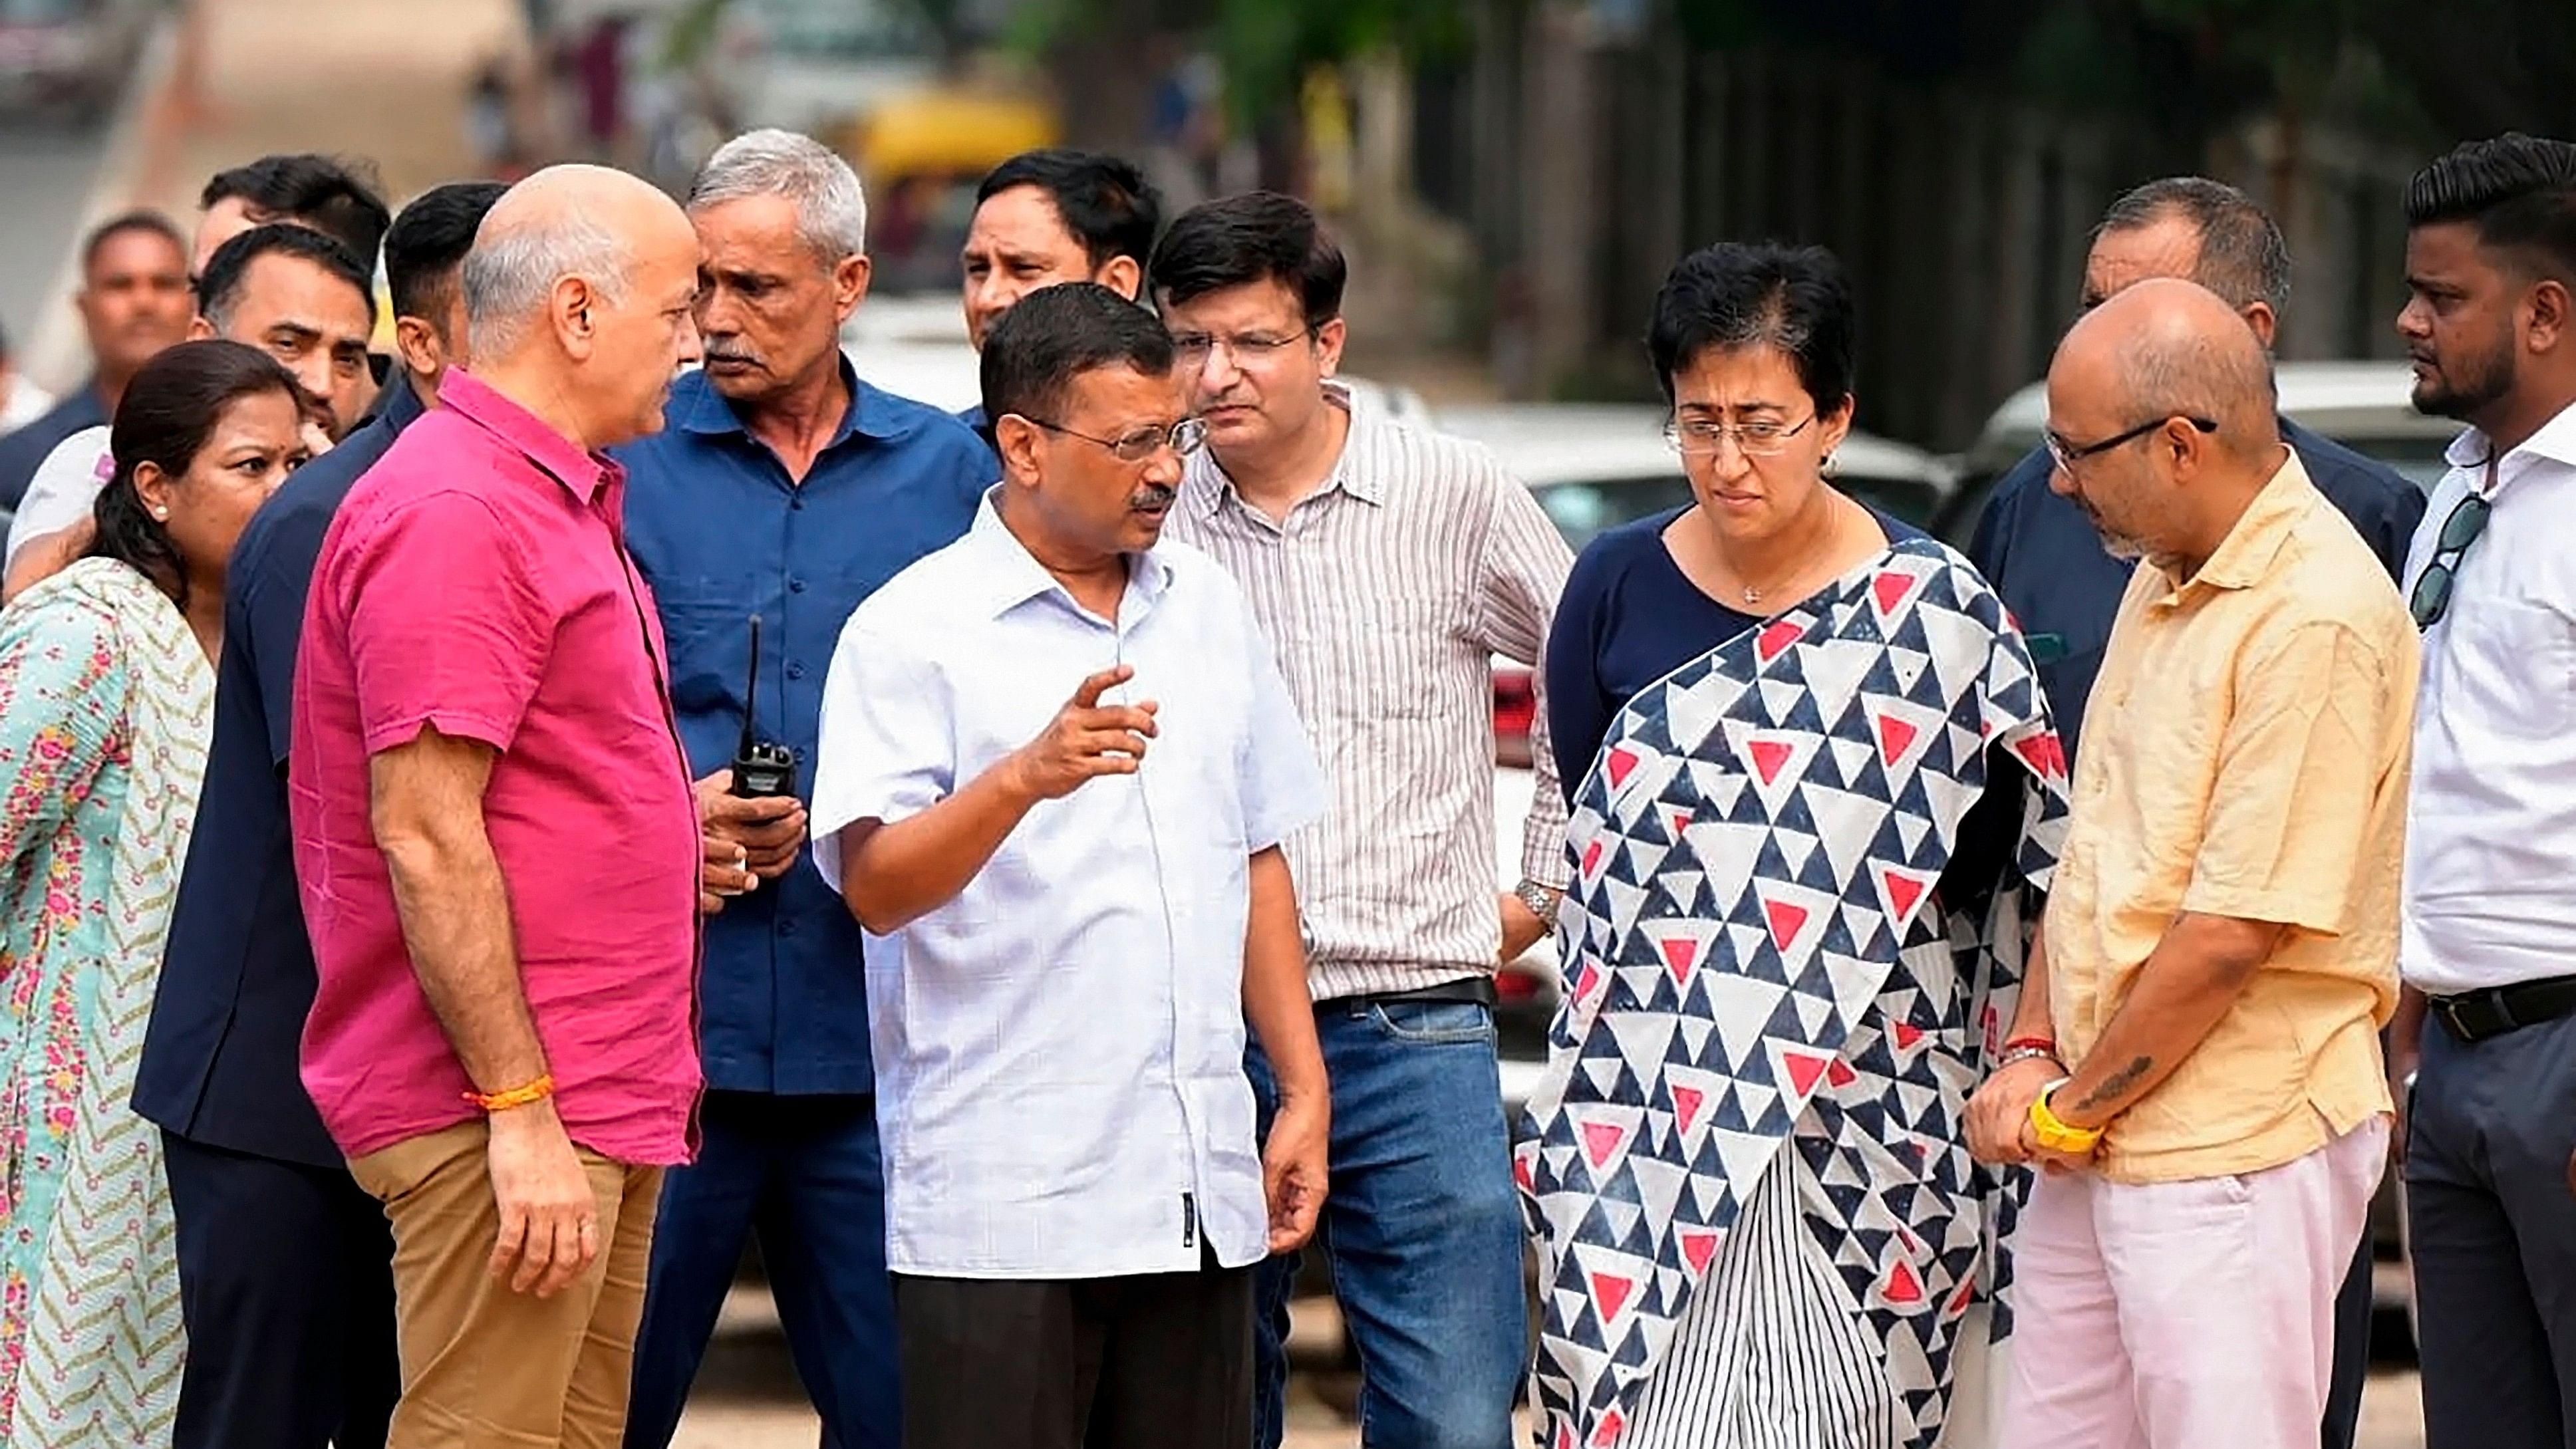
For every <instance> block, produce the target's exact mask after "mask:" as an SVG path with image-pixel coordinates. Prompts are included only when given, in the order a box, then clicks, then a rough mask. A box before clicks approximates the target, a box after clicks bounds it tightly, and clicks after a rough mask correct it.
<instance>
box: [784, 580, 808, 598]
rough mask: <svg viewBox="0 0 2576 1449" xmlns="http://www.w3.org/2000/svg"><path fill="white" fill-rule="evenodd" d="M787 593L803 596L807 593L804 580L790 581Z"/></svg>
mask: <svg viewBox="0 0 2576 1449" xmlns="http://www.w3.org/2000/svg"><path fill="white" fill-rule="evenodd" d="M787 592H789V593H791V594H801V593H803V592H805V581H804V580H803V579H789V580H788V581H787Z"/></svg>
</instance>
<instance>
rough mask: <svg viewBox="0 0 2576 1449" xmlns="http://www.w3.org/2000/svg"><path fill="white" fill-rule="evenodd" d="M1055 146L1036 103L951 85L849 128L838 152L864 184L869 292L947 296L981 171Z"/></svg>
mask: <svg viewBox="0 0 2576 1449" xmlns="http://www.w3.org/2000/svg"><path fill="white" fill-rule="evenodd" d="M1061 139H1062V127H1061V126H1060V125H1059V123H1058V121H1057V118H1056V114H1055V111H1054V109H1053V108H1052V107H1050V106H1048V105H1046V104H1045V103H1043V102H1040V101H1034V100H1029V99H1026V98H1023V97H1015V96H1004V95H997V94H993V93H990V92H984V91H971V90H965V89H961V88H954V87H941V88H938V89H933V90H926V91H920V92H916V93H914V94H911V95H907V96H900V97H897V98H895V99H892V100H889V101H887V102H885V103H884V104H882V105H880V106H878V107H877V108H876V109H875V110H874V111H873V112H871V113H870V114H868V115H867V116H865V117H863V118H861V119H859V120H857V121H854V122H852V123H851V124H850V125H849V127H848V128H847V129H846V130H845V131H844V132H843V133H842V135H841V136H840V138H839V140H840V150H841V153H842V154H843V155H844V156H846V157H848V158H849V160H850V163H851V164H852V165H853V166H855V167H857V168H858V171H859V175H860V176H861V178H863V179H864V180H865V181H866V183H867V189H868V254H869V257H870V259H871V261H872V263H873V265H874V279H873V281H872V283H871V289H872V290H874V291H878V292H885V293H906V292H946V293H949V294H952V295H953V294H954V293H955V292H956V290H957V287H958V283H959V272H958V262H957V253H958V250H959V248H961V247H963V246H964V245H965V242H966V232H967V228H968V227H969V226H970V225H972V224H973V220H974V215H975V188H976V187H977V186H978V185H980V184H982V182H983V180H984V175H985V173H986V172H988V171H991V170H992V169H993V168H994V167H996V166H999V165H1000V164H1002V163H1003V162H1004V161H1007V160H1009V159H1010V158H1012V157H1013V156H1016V155H1018V154H1020V153H1021V152H1023V151H1029V150H1034V149H1036V148H1038V147H1042V146H1053V145H1056V144H1057V143H1058V142H1059V141H1060V140H1061Z"/></svg>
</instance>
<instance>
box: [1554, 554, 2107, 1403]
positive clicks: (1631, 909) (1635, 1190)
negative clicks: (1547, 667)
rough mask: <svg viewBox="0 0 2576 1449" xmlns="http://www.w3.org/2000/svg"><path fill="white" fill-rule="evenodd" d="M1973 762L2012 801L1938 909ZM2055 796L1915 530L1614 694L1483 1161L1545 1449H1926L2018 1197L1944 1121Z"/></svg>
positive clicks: (2001, 663)
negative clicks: (2000, 853)
mask: <svg viewBox="0 0 2576 1449" xmlns="http://www.w3.org/2000/svg"><path fill="white" fill-rule="evenodd" d="M1998 770H2009V771H2013V772H2015V773H2017V774H2019V775H2022V776H2025V777H2026V780H2024V781H2023V782H2022V784H2023V788H2021V789H2019V790H2018V791H2017V792H2016V793H2017V794H2018V797H2019V801H2020V807H2021V808H2020V813H2019V819H2018V822H2017V824H2015V825H2014V826H2013V828H2012V829H2011V830H2010V831H2009V832H2008V833H2009V834H2010V835H2011V836H2012V840H2011V844H2010V848H2009V852H2008V853H2009V854H2010V856H2011V861H2010V868H2009V870H2008V871H2007V872H2005V875H2006V877H2007V878H2006V879H2005V880H2003V881H2001V882H1996V883H1995V884H1996V885H1997V888H1996V889H1995V890H1993V891H1992V892H1991V893H1990V899H1991V901H1992V903H1993V907H1994V909H1993V911H1992V913H1991V914H1990V915H1989V916H1987V917H1986V918H1985V919H1983V920H1981V921H1970V920H1968V919H1967V918H1966V917H1965V916H1964V915H1960V916H1945V914H1944V912H1943V911H1942V910H1941V909H1940V907H1939V905H1938V903H1937V901H1936V899H1935V889H1934V888H1935V886H1936V884H1938V883H1940V882H1941V880H1942V878H1943V874H1944V871H1945V870H1946V869H1947V868H1948V867H1949V866H1950V865H1951V862H1952V856H1953V850H1954V847H1955V846H1956V844H1957V843H1958V841H1959V838H1960V831H1961V826H1962V823H1963V822H1964V821H1965V820H1966V818H1967V816H1968V812H1969V810H1970V807H1971V806H1973V805H1975V804H1976V803H1977V802H1978V801H1979V800H1980V799H1981V798H1983V797H1984V796H1985V795H1986V794H1987V793H1988V791H1989V789H1990V787H1992V786H1995V785H1998V784H2000V783H2003V778H2002V777H1999V776H1995V775H1994V774H1993V772H1995V771H1998ZM2066 802H2067V795H2066V788H2065V759H2064V755H2063V753H2062V751H2061V750H2060V749H2059V747H2058V744H2057V738H2056V735H2055V733H2054V731H2053V730H2052V728H2051V727H2050V724H2049V721H2048V716H2047V710H2046V706H2045V705H2044V703H2043V702H2042V700H2041V697H2040V692H2039V687H2038V684H2037V682H2036V678H2035V675H2034V672H2033V669H2032V666H2031V660H2030V656H2029V653H2028V650H2027V649H2026V648H2025V647H2024V645H2023V643H2022V640H2021V637H2020V635H2019V633H2018V632H2017V631H2016V630H2015V628H2014V627H2013V625H2012V622H2011V620H2010V619H2009V618H2008V617H2007V616H2006V614H2005V612H2004V609H2003V606H2002V604H2001V602H2000V601H1998V600H1997V599H1996V597H1995V596H1994V594H1993V593H1992V591H1990V590H1989V589H1988V588H1987V587H1986V585H1985V583H1984V582H1983V581H1982V580H1981V579H1979V578H1978V577H1977V576H1976V574H1975V572H1974V571H1973V570H1972V569H1970V568H1969V567H1968V566H1967V565H1966V564H1965V563H1964V562H1963V561H1961V560H1960V559H1959V558H1958V556H1957V555H1955V554H1953V553H1951V552H1950V551H1949V550H1948V549H1946V548H1944V547H1942V546H1941V545H1939V544H1937V543H1933V542H1930V541H1928V540H1909V541H1906V542H1903V543H1899V544H1897V545H1895V546H1894V547H1892V548H1891V549H1890V550H1889V551H1888V552H1887V553H1886V554H1884V555H1882V556H1880V557H1879V558H1878V559H1876V560H1875V561H1873V562H1872V563H1870V564H1868V565H1866V566H1865V567H1863V568H1862V569H1859V570H1857V571H1855V572H1854V573H1852V574H1850V575H1847V576H1846V577H1845V578H1843V579H1842V580H1840V581H1839V582H1837V583H1836V584H1834V585H1832V586H1830V587H1829V588H1827V589H1826V590H1825V591H1823V592H1822V593H1819V594H1818V595H1816V596H1815V597H1814V598H1811V599H1809V600H1807V601H1806V602H1805V603H1802V604H1800V605H1799V606H1798V607H1797V608H1795V609H1792V610H1791V611H1789V612H1788V613H1786V614H1783V615H1782V616H1780V617H1779V618H1777V619H1774V620H1771V621H1770V622H1768V623H1766V624H1764V625H1762V626H1761V627H1759V628H1757V629H1755V630H1752V631H1749V632H1748V633H1746V634H1743V635H1740V636H1738V637H1736V638H1734V639H1731V640H1729V641H1727V642H1726V643H1724V644H1721V645H1719V646H1718V647H1717V648H1716V649H1714V650H1712V651H1711V652H1710V653H1708V654H1707V655H1705V656H1703V657H1701V658H1700V659H1698V660H1696V661H1694V662H1692V663H1690V664H1688V665H1685V666H1684V667H1682V668H1681V669H1679V670H1677V671H1675V672H1674V673H1673V674H1671V675H1669V676H1667V677H1666V678H1665V679H1663V680H1662V681H1660V682H1658V683H1657V684H1655V685H1653V686H1651V687H1650V688H1648V689H1646V690H1644V691H1642V692H1640V693H1639V694H1638V695H1637V697H1636V698H1635V699H1633V700H1631V701H1630V702H1629V703H1628V705H1627V707H1626V708H1625V709H1624V710H1623V711H1622V712H1621V713H1620V715H1619V717H1618V718H1617V719H1616V720H1615V721H1614V722H1613V723H1612V726H1611V729H1610V733H1609V736H1608V738H1607V739H1606V740H1605V741H1604V742H1603V745H1602V748H1601V751H1600V753H1599V755H1598V757H1597V758H1596V759H1595V761H1594V763H1593V766H1592V769H1591V771H1590V772H1589V774H1588V775H1587V777H1586V778H1585V779H1584V780H1583V781H1582V782H1580V784H1579V786H1578V788H1577V790H1576V794H1575V804H1574V810H1573V813H1572V818H1571V819H1570V821H1569V822H1568V827H1567V841H1568V845H1569V848H1570V853H1571V855H1572V858H1573V882H1572V885H1571V888H1570V890H1569V891H1568V893H1567V897H1566V902H1565V907H1564V910H1563V912H1562V914H1561V915H1560V917H1559V921H1558V931H1559V945H1560V947H1561V949H1562V959H1563V961H1564V963H1565V971H1566V976H1567V979H1568V982H1569V986H1568V991H1567V995H1566V998H1565V1001H1564V1003H1563V1005H1562V1006H1561V1007H1560V1008H1559V1011H1558V1014H1557V1018H1556V1021H1555V1023H1554V1025H1553V1027H1552V1028H1551V1032H1550V1052H1549V1066H1548V1071H1547V1074H1546V1076H1545V1077H1544V1079H1543V1080H1542V1082H1541V1084H1540V1086H1539V1089H1538V1091H1537V1092H1536V1093H1535V1094H1534V1096H1533V1098H1532V1100H1531V1104H1530V1121H1529V1122H1528V1123H1527V1124H1526V1125H1525V1129H1524V1131H1523V1133H1522V1134H1521V1140H1520V1142H1519V1145H1518V1146H1517V1147H1516V1149H1515V1153H1514V1171H1515V1175H1516V1176H1517V1178H1518V1180H1519V1182H1520V1186H1521V1191H1522V1194H1523V1201H1524V1204H1525V1206H1526V1207H1527V1208H1528V1210H1529V1212H1530V1215H1531V1219H1532V1226H1533V1229H1534V1230H1535V1231H1536V1232H1537V1233H1538V1235H1539V1238H1540V1245H1541V1250H1542V1263H1541V1268H1540V1280H1539V1285H1540V1298H1541V1305H1540V1321H1541V1336H1540V1341H1539V1348H1538V1358H1537V1363H1536V1367H1535V1369H1534V1371H1533V1386H1534V1389H1535V1398H1536V1401H1537V1403H1538V1405H1539V1408H1540V1411H1541V1415H1542V1418H1541V1422H1540V1428H1539V1442H1540V1444H1541V1445H1543V1446H1545V1449H1612V1446H1619V1445H1623V1444H1634V1445H1639V1446H1651V1449H1660V1446H1662V1445H1664V1444H1667V1443H1673V1444H1679V1443H1690V1444H1694V1445H1704V1446H1710V1449H1727V1446H1730V1445H1735V1446H1752V1445H1770V1444H1775V1443H1777V1444H1795V1445H1798V1446H1801V1449H1824V1446H1831V1449H1845V1446H1848V1449H1877V1446H1880V1445H1885V1446H1887V1449H1926V1446H1929V1445H1931V1444H1933V1443H1934V1442H1935V1441H1936V1440H1938V1438H1939V1437H1940V1434H1941V1429H1942V1426H1943V1423H1944V1420H1945V1418H1946V1417H1947V1415H1948V1412H1949V1401H1950V1390H1951V1384H1952V1368H1953V1355H1954V1350H1955V1349H1957V1347H1958V1346H1959V1344H1958V1339H1959V1331H1960V1326H1961V1324H1962V1322H1963V1321H1964V1320H1965V1319H1966V1318H1967V1313H1968V1309H1969V1308H1970V1307H1971V1305H1972V1304H1974V1303H1976V1302H1978V1301H1979V1300H1981V1299H1982V1300H1990V1301H1991V1302H1992V1304H1993V1311H1992V1314H1991V1317H1990V1318H1989V1319H1988V1320H1987V1321H1988V1322H1990V1324H1991V1331H1992V1332H1993V1333H1994V1335H1995V1336H1997V1337H2000V1336H2002V1335H2003V1334H2004V1333H2006V1332H2008V1331H2009V1327H2010V1317H2009V1313H2008V1311H2007V1305H2006V1303H2005V1302H2004V1301H2003V1298H2002V1295H2003V1291H2004V1289H2005V1288H2006V1286H2007V1284H2008V1281H2009V1262H2008V1259H2007V1258H2006V1256H2005V1254H2004V1253H2003V1251H2002V1242H2001V1239H2002V1237H2003V1235H2004V1233H2005V1232H2006V1231H2008V1229H2009V1227H2010V1222H2011V1217H2012V1214H2013V1212H2014V1210H2015V1208H2016V1207H2017V1205H2018V1202H2019V1198H2020V1194H2021V1193H2022V1192H2023V1191H2024V1190H2025V1189H2026V1178H2025V1177H2024V1175H2023V1174H2021V1173H2020V1172H2018V1171H2017V1170H2016V1171H2010V1172H1994V1171H1990V1170H1987V1169H1984V1168H1980V1167H1979V1166H1977V1165H1976V1164H1975V1163H1974V1162H1973V1161H1971V1159H1970V1158H1969V1155H1968V1152H1967V1147H1966V1143H1965V1138H1964V1126H1963V1123H1964V1107H1965V1104H1966V1101H1967V1097H1968V1094H1969V1093H1970V1092H1971V1091H1973V1090H1974V1088H1975V1086H1976V1084H1977V1083H1978V1081H1980V1080H1981V1079H1982V1078H1983V1076H1984V1074H1985V1071H1986V1069H1987V1066H1988V1063H1989V1062H1990V1061H1991V1060H1992V1058H1993V1056H1994V1055H1995V1054H1996V1052H1997V1051H1998V1049H1999V1047H2000V1044H2001V1043H2000V1037H2001V1035H2002V1031H2003V1028H2004V1026H2005V1025H2006V1024H2008V1023H2009V1022H2010V1020H2011V1016H2012V1006H2013V998H2014V994H2015V988H2016V986H2017V983H2018V980H2019V961H2020V956H2021V949H2020V948H2021V942H2022V939H2023V936H2022V929H2021V926H2020V916H2021V914H2022V913H2023V912H2024V911H2025V910H2026V909H2027V906H2028V899H2027V893H2029V892H2034V891H2037V890H2040V889H2044V888H2045V887H2046V884H2047V880H2048V875H2049V873H2050V871H2051V869H2052V868H2053V867H2054V865H2055V862H2056V856H2057V849H2058V845H2059V842H2060V841H2061V840H2062V838H2063V835H2064V829H2065V819H2066ZM2030 914H2031V915H2032V916H2033V917H2034V918H2035V914H2036V913H2035V912H2032V913H2030ZM1668 1366H1669V1367H1671V1368H1672V1369H1673V1370H1674V1372H1673V1376H1672V1377H1671V1378H1670V1379H1665V1378H1662V1377H1660V1375H1662V1374H1663V1372H1664V1371H1665V1370H1666V1369H1667V1367H1668Z"/></svg>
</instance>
